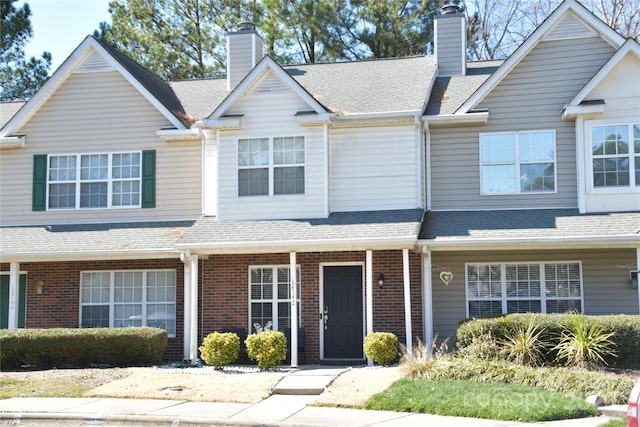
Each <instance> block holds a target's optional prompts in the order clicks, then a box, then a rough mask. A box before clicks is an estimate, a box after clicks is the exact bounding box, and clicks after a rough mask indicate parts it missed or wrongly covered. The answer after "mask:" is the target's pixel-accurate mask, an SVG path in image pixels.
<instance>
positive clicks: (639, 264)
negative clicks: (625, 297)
mask: <svg viewBox="0 0 640 427" xmlns="http://www.w3.org/2000/svg"><path fill="white" fill-rule="evenodd" d="M636 272H637V273H638V276H637V277H638V279H640V248H636ZM638 314H640V285H638Z"/></svg>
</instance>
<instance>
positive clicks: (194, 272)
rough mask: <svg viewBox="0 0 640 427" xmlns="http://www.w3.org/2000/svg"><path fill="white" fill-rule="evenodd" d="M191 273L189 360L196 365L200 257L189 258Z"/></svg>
mask: <svg viewBox="0 0 640 427" xmlns="http://www.w3.org/2000/svg"><path fill="white" fill-rule="evenodd" d="M189 263H190V264H191V265H190V267H189V272H190V273H191V280H190V285H191V292H189V295H190V297H191V304H190V308H191V321H190V322H189V326H190V328H191V339H190V340H189V344H190V347H189V360H191V364H195V363H196V360H197V359H198V255H191V256H190V257H189Z"/></svg>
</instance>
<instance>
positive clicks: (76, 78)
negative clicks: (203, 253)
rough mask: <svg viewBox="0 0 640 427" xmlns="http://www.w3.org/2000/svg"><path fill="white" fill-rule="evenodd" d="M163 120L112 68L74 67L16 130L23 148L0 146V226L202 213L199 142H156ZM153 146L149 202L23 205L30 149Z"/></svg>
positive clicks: (112, 149) (89, 150)
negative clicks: (146, 205) (41, 208)
mask: <svg viewBox="0 0 640 427" xmlns="http://www.w3.org/2000/svg"><path fill="white" fill-rule="evenodd" d="M168 125H170V122H169V121H168V120H167V118H166V117H164V116H163V115H162V114H161V113H160V112H159V111H158V110H157V109H156V108H155V107H154V106H153V105H152V104H150V103H149V101H147V100H146V99H145V98H144V97H143V96H142V95H141V94H140V93H139V92H138V91H137V90H136V89H135V88H134V87H133V86H132V85H131V84H130V83H129V82H127V81H126V80H125V79H124V77H122V75H120V74H119V73H118V72H116V71H109V72H92V73H74V74H72V75H71V76H70V77H69V78H68V80H67V81H66V82H65V83H64V84H63V85H62V86H61V87H60V88H59V89H58V90H57V91H56V93H55V94H53V95H52V96H51V98H50V99H49V100H48V101H47V102H46V103H45V104H44V105H43V106H42V108H40V110H39V111H37V112H36V113H35V114H34V116H33V117H32V118H31V120H29V122H28V123H27V124H26V125H25V126H23V127H22V128H21V129H19V130H18V132H17V133H24V134H26V146H25V148H23V149H15V150H2V152H1V155H0V180H1V181H2V187H1V188H2V194H0V199H1V200H2V203H1V204H0V217H1V221H2V225H3V226H5V225H29V224H61V223H97V222H104V221H105V220H107V221H110V222H126V221H150V220H170V219H191V218H197V217H198V216H199V215H200V214H201V211H202V208H201V206H202V201H201V199H202V197H201V172H200V164H201V161H200V158H201V149H200V143H199V142H198V141H195V142H172V143H164V142H160V140H159V139H158V137H157V136H156V134H155V133H156V131H157V130H159V129H160V128H162V127H163V126H168ZM138 150H140V151H142V150H156V207H155V208H152V209H141V208H114V209H81V210H66V209H65V210H51V211H45V212H33V211H32V210H31V191H32V188H31V187H32V171H33V155H34V154H82V153H106V152H116V151H138Z"/></svg>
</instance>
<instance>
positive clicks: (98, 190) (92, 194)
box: [80, 182, 107, 208]
mask: <svg viewBox="0 0 640 427" xmlns="http://www.w3.org/2000/svg"><path fill="white" fill-rule="evenodd" d="M80 207H81V208H105V207H107V183H106V182H91V183H83V184H80Z"/></svg>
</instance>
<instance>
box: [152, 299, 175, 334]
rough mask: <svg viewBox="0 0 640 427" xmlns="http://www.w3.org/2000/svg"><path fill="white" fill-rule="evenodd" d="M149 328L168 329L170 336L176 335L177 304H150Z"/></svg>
mask: <svg viewBox="0 0 640 427" xmlns="http://www.w3.org/2000/svg"><path fill="white" fill-rule="evenodd" d="M146 320H147V323H146V325H147V326H151V327H154V328H162V329H166V331H167V333H168V334H169V335H175V334H176V306H175V304H149V305H148V306H147V319H146Z"/></svg>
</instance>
